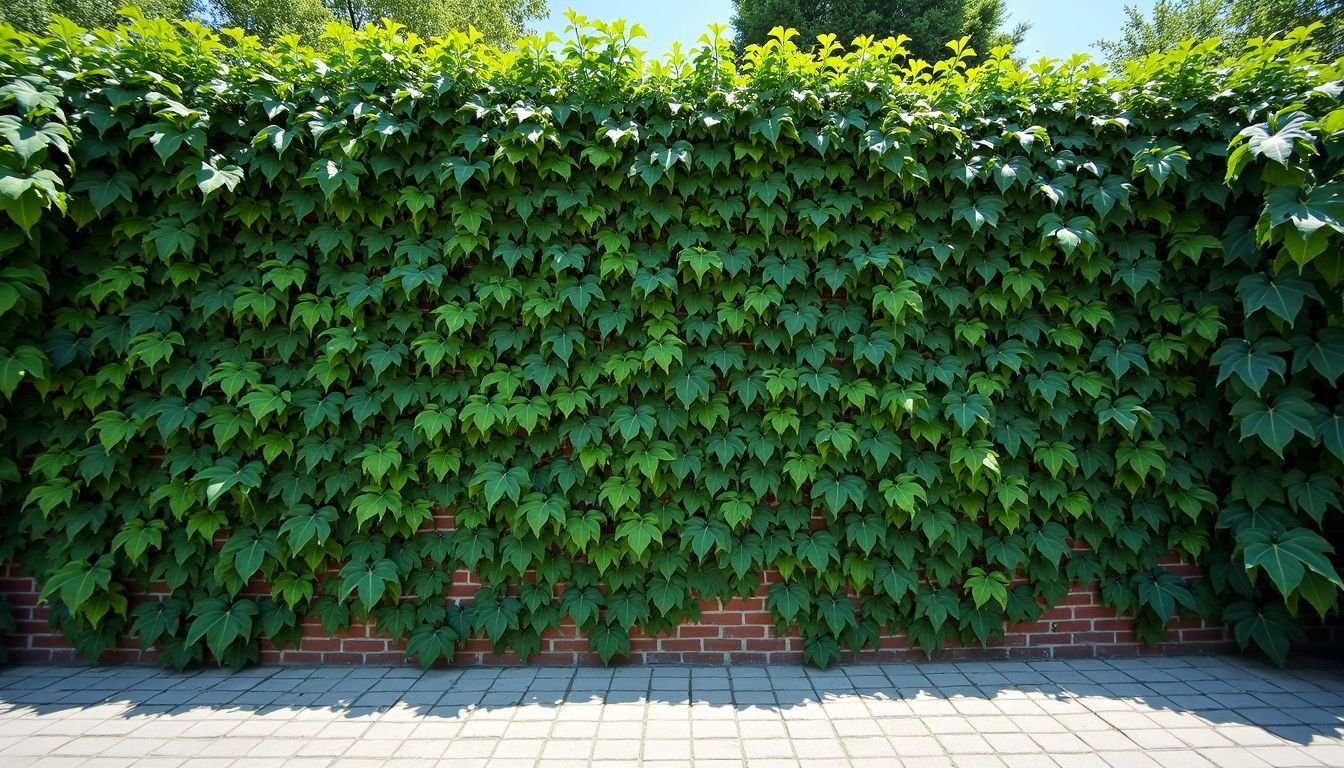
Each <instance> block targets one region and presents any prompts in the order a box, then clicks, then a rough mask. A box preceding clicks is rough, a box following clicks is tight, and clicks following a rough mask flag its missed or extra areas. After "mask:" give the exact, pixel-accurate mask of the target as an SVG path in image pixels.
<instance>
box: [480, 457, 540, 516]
mask: <svg viewBox="0 0 1344 768" xmlns="http://www.w3.org/2000/svg"><path fill="white" fill-rule="evenodd" d="M527 480H528V476H527V470H525V469H523V468H522V467H508V468H506V467H505V466H504V465H503V464H501V463H499V462H497V461H490V462H486V463H485V464H482V465H481V466H480V467H479V468H478V469H477V470H476V474H475V475H473V476H472V478H471V485H472V487H473V488H481V489H482V490H483V491H484V493H485V503H486V504H487V505H488V506H490V507H494V506H495V505H496V504H498V503H499V502H500V501H502V500H503V499H504V497H505V496H507V497H508V498H509V500H510V501H512V502H514V503H517V502H518V498H519V496H520V495H521V494H522V491H523V483H524V482H527Z"/></svg>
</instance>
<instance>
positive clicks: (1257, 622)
mask: <svg viewBox="0 0 1344 768" xmlns="http://www.w3.org/2000/svg"><path fill="white" fill-rule="evenodd" d="M1223 619H1224V620H1225V621H1227V623H1228V624H1229V625H1231V627H1232V632H1233V633H1234V634H1235V635H1236V637H1237V643H1239V644H1240V645H1241V646H1242V647H1243V648H1245V647H1246V646H1247V645H1249V644H1250V643H1251V642H1254V643H1255V644H1256V646H1257V647H1259V648H1260V649H1261V650H1263V651H1264V652H1265V653H1266V654H1268V655H1269V658H1270V659H1272V660H1273V661H1274V663H1276V664H1280V665H1282V664H1283V662H1284V661H1285V660H1286V659H1287V658H1288V648H1289V645H1290V644H1291V643H1293V642H1301V641H1304V640H1306V635H1305V634H1304V633H1303V632H1302V628H1301V627H1299V626H1298V623H1297V620H1296V619H1295V618H1293V616H1292V615H1290V614H1289V613H1288V610H1287V609H1286V608H1285V607H1284V606H1283V605H1281V604H1277V603H1268V604H1265V605H1256V604H1255V603H1253V602H1250V601H1249V600H1240V601H1237V602H1235V603H1232V604H1231V605H1229V606H1228V607H1227V610H1225V611H1223Z"/></svg>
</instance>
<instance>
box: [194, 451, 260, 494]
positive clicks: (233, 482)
mask: <svg viewBox="0 0 1344 768" xmlns="http://www.w3.org/2000/svg"><path fill="white" fill-rule="evenodd" d="M196 480H198V481H199V480H204V481H206V486H205V500H206V503H207V504H209V505H212V506H213V505H214V503H215V502H216V501H219V499H220V497H221V496H223V495H224V494H226V493H228V492H229V491H230V490H232V489H234V488H242V489H244V491H246V489H249V488H257V487H260V486H261V462H259V461H249V462H248V463H246V464H244V465H241V466H240V465H239V464H238V460H237V459H235V458H233V457H231V456H224V457H222V458H220V459H218V460H216V462H215V464H214V466H212V467H209V468H208V469H205V470H202V471H201V472H199V473H198V474H197V475H196Z"/></svg>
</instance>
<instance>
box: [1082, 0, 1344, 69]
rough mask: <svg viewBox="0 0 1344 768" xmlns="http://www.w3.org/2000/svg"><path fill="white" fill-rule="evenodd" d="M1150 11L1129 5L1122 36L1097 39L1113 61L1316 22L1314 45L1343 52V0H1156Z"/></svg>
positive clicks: (1330, 54)
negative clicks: (1196, 42) (1188, 42)
mask: <svg viewBox="0 0 1344 768" xmlns="http://www.w3.org/2000/svg"><path fill="white" fill-rule="evenodd" d="M1146 10H1147V11H1148V12H1145V9H1144V8H1142V7H1140V6H1136V5H1126V6H1125V15H1126V19H1125V23H1124V26H1123V27H1121V29H1120V37H1119V39H1116V40H1098V41H1097V47H1099V48H1100V49H1101V50H1102V52H1103V53H1105V54H1106V58H1108V59H1110V60H1111V62H1112V63H1114V64H1117V65H1119V64H1124V63H1125V62H1128V61H1134V60H1140V59H1143V58H1144V57H1146V56H1149V55H1151V54H1154V53H1163V52H1165V51H1169V50H1171V49H1173V48H1176V47H1178V46H1180V45H1181V43H1182V42H1183V41H1185V40H1188V39H1190V38H1196V39H1201V40H1202V39H1205V38H1210V37H1218V38H1221V39H1222V40H1223V41H1225V43H1226V44H1227V45H1241V44H1243V43H1245V41H1246V40H1248V39H1250V38H1252V37H1266V36H1268V35H1273V34H1279V33H1282V32H1284V31H1285V30H1290V29H1294V28H1296V27H1305V26H1310V25H1312V24H1319V25H1320V27H1319V28H1317V29H1316V31H1315V32H1314V33H1313V34H1312V36H1311V44H1312V46H1313V47H1314V48H1316V49H1317V50H1318V51H1321V52H1322V54H1324V55H1325V56H1326V58H1336V57H1339V56H1344V0H1156V2H1155V3H1153V4H1152V7H1151V8H1150V9H1146Z"/></svg>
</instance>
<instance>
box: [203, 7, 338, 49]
mask: <svg viewBox="0 0 1344 768" xmlns="http://www.w3.org/2000/svg"><path fill="white" fill-rule="evenodd" d="M195 12H196V16H197V17H198V18H200V19H202V20H204V21H205V22H206V23H208V24H210V26H212V27H214V28H216V29H222V28H224V27H238V28H239V29H242V30H244V31H246V32H247V33H248V34H249V35H256V36H257V37H259V38H261V39H262V40H263V41H265V42H271V41H273V40H275V39H277V38H279V37H282V36H284V35H298V36H299V39H301V40H302V41H303V42H305V43H308V44H309V45H315V44H317V43H318V42H319V40H320V38H321V36H322V33H323V31H325V30H326V28H327V25H328V24H330V23H332V22H334V21H336V17H335V16H333V15H332V13H331V11H330V10H328V9H327V6H326V5H324V4H323V2H322V0H196V7H195Z"/></svg>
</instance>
